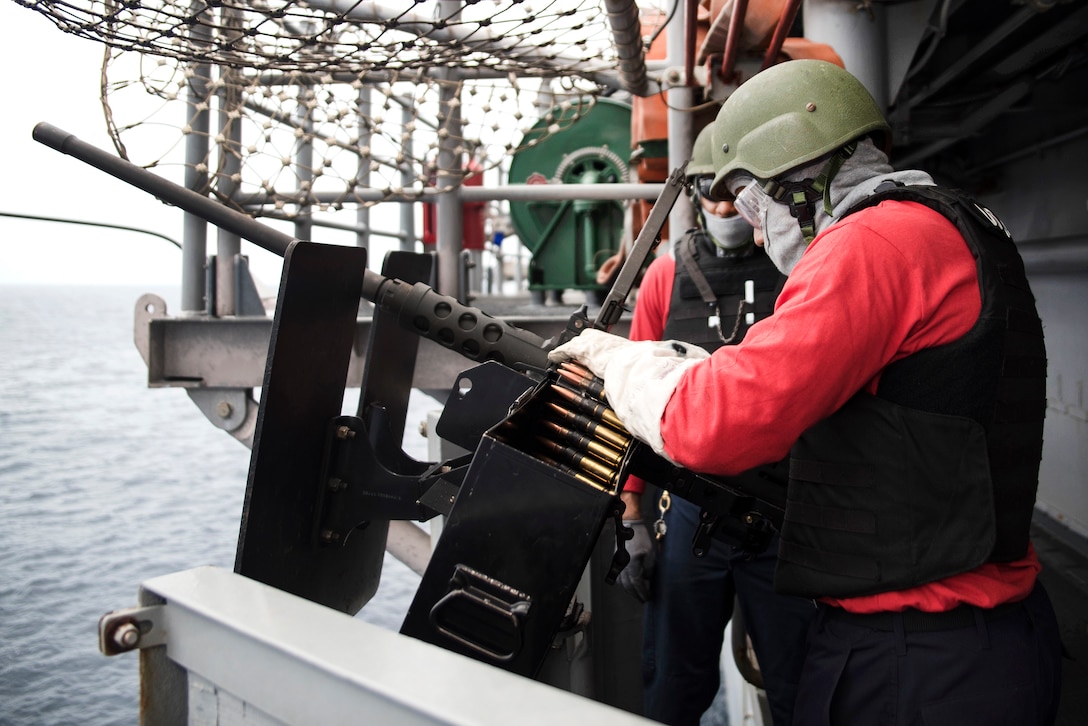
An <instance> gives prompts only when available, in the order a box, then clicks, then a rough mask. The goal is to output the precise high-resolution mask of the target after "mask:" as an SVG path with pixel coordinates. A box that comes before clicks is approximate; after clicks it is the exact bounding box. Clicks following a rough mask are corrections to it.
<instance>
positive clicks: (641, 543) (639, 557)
mask: <svg viewBox="0 0 1088 726" xmlns="http://www.w3.org/2000/svg"><path fill="white" fill-rule="evenodd" d="M623 526H624V527H627V528H628V529H630V530H631V532H632V534H633V535H634V536H633V537H631V539H629V540H628V541H627V552H628V554H630V555H631V561H630V562H628V563H627V566H626V567H624V568H623V569H622V570H620V574H619V575H618V576H617V577H616V581H617V582H619V583H620V586H621V587H623V589H624V590H626V591H627V592H629V593H631V595H633V596H634V597H635V599H636V600H638V601H639V602H646V601H647V600H649V599H650V578H651V577H653V574H654V541H653V539H652V538H651V537H650V531H649V530H648V529H647V528H646V523H645V522H643V521H642V520H641V519H636V520H632V521H629V522H624V523H623Z"/></svg>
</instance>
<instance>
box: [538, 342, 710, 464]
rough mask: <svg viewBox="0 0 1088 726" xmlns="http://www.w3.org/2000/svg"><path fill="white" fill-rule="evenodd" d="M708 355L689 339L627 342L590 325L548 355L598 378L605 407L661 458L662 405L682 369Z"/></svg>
mask: <svg viewBox="0 0 1088 726" xmlns="http://www.w3.org/2000/svg"><path fill="white" fill-rule="evenodd" d="M709 357H710V353H708V352H706V351H705V350H703V349H702V348H700V347H699V346H696V345H691V344H690V343H681V342H679V341H675V340H665V341H656V340H639V341H632V340H627V339H626V338H621V337H619V336H618V335H612V334H611V333H606V332H604V331H603V330H596V329H594V328H590V329H589V330H585V331H583V332H582V333H581V334H580V335H578V336H576V337H575V338H573V339H572V340H570V341H569V342H567V343H564V344H563V345H561V346H559V347H558V348H555V349H554V350H552V351H551V352H550V353H548V360H550V361H552V362H553V363H559V362H562V361H565V360H571V359H573V360H576V361H578V362H580V363H581V364H582V365H584V366H585V367H586V368H589V369H590V370H591V371H593V373H594V375H596V376H598V377H599V378H602V379H604V390H605V397H606V398H607V399H608V405H610V406H611V407H612V410H613V411H615V412H616V415H617V416H619V419H620V421H622V422H623V425H624V426H626V427H627V430H628V431H629V432H630V433H631V434H632V435H634V436H636V437H637V438H639V439H640V440H642V441H644V442H646V443H647V444H649V445H650V448H652V449H653V450H654V451H655V452H656V453H658V454H660V455H661V456H665V442H664V441H663V440H662V438H661V416H662V415H663V414H664V413H665V406H667V405H668V403H669V399H670V398H672V393H673V391H674V390H676V386H677V385H679V383H680V379H681V378H683V377H684V373H686V372H687V370H688V368H691V367H692V366H693V365H695V364H697V363H698V362H699V361H701V360H703V359H705V358H709ZM666 458H667V457H666Z"/></svg>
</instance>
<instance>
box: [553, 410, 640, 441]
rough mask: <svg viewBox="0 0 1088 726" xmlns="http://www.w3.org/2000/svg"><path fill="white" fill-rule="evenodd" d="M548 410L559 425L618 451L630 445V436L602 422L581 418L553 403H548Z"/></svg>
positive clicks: (575, 413) (586, 417)
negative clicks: (579, 432)
mask: <svg viewBox="0 0 1088 726" xmlns="http://www.w3.org/2000/svg"><path fill="white" fill-rule="evenodd" d="M548 408H550V409H551V410H552V412H553V413H554V414H555V415H556V416H558V417H559V418H558V420H559V421H560V422H561V423H565V424H570V425H571V426H574V427H575V428H577V429H578V430H579V431H583V432H585V433H586V434H588V435H589V436H592V437H594V438H599V439H604V440H605V441H607V442H608V443H610V444H612V445H613V446H615V447H616V448H618V449H622V448H624V447H626V446H627V445H628V444H629V443H631V437H630V436H628V435H627V434H624V433H623V432H621V431H618V430H616V429H614V428H612V427H611V426H609V425H608V424H606V423H605V422H604V421H601V420H594V419H591V418H589V417H588V416H583V415H582V414H580V413H578V412H576V411H572V410H571V409H569V408H564V407H563V406H561V405H559V404H558V403H556V402H555V401H548Z"/></svg>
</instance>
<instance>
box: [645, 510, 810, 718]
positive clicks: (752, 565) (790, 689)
mask: <svg viewBox="0 0 1088 726" xmlns="http://www.w3.org/2000/svg"><path fill="white" fill-rule="evenodd" d="M665 521H666V523H667V525H668V534H667V536H666V537H665V539H664V543H663V546H662V548H661V549H660V550H659V552H658V555H657V562H656V565H655V567H654V573H653V582H652V584H651V588H652V589H651V599H650V601H649V602H648V603H647V604H646V608H645V610H644V626H643V651H642V675H643V713H644V715H645V716H646V717H647V718H651V719H653V720H655V721H659V722H661V723H665V724H671V725H673V726H680V725H683V724H698V723H699V717H700V716H701V715H702V713H703V712H704V711H706V709H707V708H709V707H710V704H711V702H712V701H713V700H714V695H715V694H716V693H717V692H718V685H719V683H720V680H721V669H720V663H721V651H722V640H723V635H724V630H725V626H726V624H727V623H728V622H729V619H730V617H732V614H733V598H734V595H736V596H737V598H738V601H739V602H740V607H741V610H742V614H743V616H744V620H745V623H746V625H747V626H748V631H749V635H750V636H751V638H752V645H753V647H754V648H755V652H756V658H757V659H758V661H759V667H760V671H761V673H762V675H763V679H764V685H765V687H766V690H767V697H768V700H769V703H770V706H771V712H772V715H773V716H774V721H775V724H778V725H780V726H781V725H785V724H789V723H790V714H791V713H792V710H793V700H794V696H795V694H796V689H797V683H798V681H799V679H800V676H801V666H802V664H803V661H804V645H805V638H806V635H807V633H808V628H809V622H810V621H811V619H812V618H813V617H814V616H815V614H816V608H815V606H814V605H813V603H812V601H811V600H803V599H801V598H796V597H787V596H783V595H776V594H775V593H774V591H773V587H772V585H773V580H774V566H775V561H776V560H777V553H778V538H777V537H776V538H775V539H774V540H773V541H772V543H771V546H770V547H769V548H768V550H767V551H766V552H762V553H760V554H758V555H754V556H751V555H747V554H745V553H743V552H740V551H738V550H735V549H734V548H732V547H730V546H729V545H727V544H725V543H724V542H721V541H715V542H713V544H712V545H711V547H710V551H709V552H708V553H707V555H706V556H705V557H701V558H700V557H695V556H694V555H693V554H692V552H691V545H692V537H693V536H694V534H695V528H696V525H697V524H698V522H699V508H698V507H697V506H696V505H694V504H692V503H690V502H688V501H686V500H683V499H680V498H679V497H673V498H672V506H671V507H670V509H669V511H668V512H667V513H666V515H665Z"/></svg>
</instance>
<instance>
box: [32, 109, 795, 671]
mask: <svg viewBox="0 0 1088 726" xmlns="http://www.w3.org/2000/svg"><path fill="white" fill-rule="evenodd" d="M34 138H35V139H36V140H38V141H40V142H41V143H43V144H45V145H47V146H50V147H52V148H54V149H56V150H58V151H60V152H62V153H65V154H69V155H71V156H75V157H76V158H78V159H80V160H82V161H84V162H86V163H88V164H90V165H92V166H94V167H96V168H98V169H100V170H102V171H105V172H107V173H109V174H111V175H113V176H115V177H117V178H119V179H121V180H123V181H126V182H128V183H130V184H132V185H134V186H136V187H138V188H140V189H143V190H144V191H147V192H149V193H151V194H153V195H155V196H156V197H158V198H159V199H160V200H162V201H164V202H166V203H168V204H171V205H173V206H177V207H180V208H182V209H184V210H185V211H187V212H190V213H193V214H196V215H197V216H200V217H202V218H204V219H205V220H207V221H208V222H210V223H212V224H215V225H217V226H219V227H221V228H223V229H226V230H228V231H229V232H232V233H234V234H237V235H238V236H240V237H242V238H244V239H246V240H249V241H250V242H253V243H254V244H257V245H258V246H260V247H262V248H264V249H267V250H269V251H272V252H274V253H276V254H279V255H281V256H283V258H284V268H283V273H282V276H281V280H280V289H279V295H278V298H277V305H276V313H275V319H274V321H273V326H272V336H271V341H270V345H269V352H268V358H267V362H266V368H265V376H264V382H263V386H262V393H261V399H260V409H259V414H258V420H257V428H256V432H255V435H254V442H253V453H252V459H251V462H250V471H249V478H248V482H247V488H246V497H245V504H244V506H243V512H242V522H241V528H240V532H239V539H238V550H237V557H236V561H235V570H236V572H238V573H240V574H242V575H245V576H247V577H250V578H252V579H256V580H259V581H261V582H264V583H266V584H268V585H271V586H273V587H276V588H279V589H282V590H285V591H287V592H291V593H294V594H296V595H299V596H301V597H304V598H307V599H309V600H312V601H315V602H318V603H322V604H324V605H327V606H329V607H332V608H335V609H338V610H341V611H343V612H347V613H354V612H357V611H358V610H359V609H360V608H361V607H362V606H363V605H364V604H365V603H366V602H367V601H368V600H369V599H370V597H371V596H372V595H373V594H374V592H375V591H376V589H377V585H378V580H379V577H380V573H381V566H382V556H383V553H384V545H385V538H386V531H387V527H388V522H389V521H390V520H416V521H426V520H429V519H431V518H433V517H435V516H437V515H439V514H441V515H444V516H445V517H446V523H445V526H444V529H443V533H442V536H441V537H440V539H439V541H438V543H437V545H436V547H435V550H434V552H433V554H432V556H431V559H430V562H429V564H428V566H427V570H426V572H425V574H424V576H423V579H422V582H421V584H420V587H419V589H418V591H417V592H416V595H415V598H414V600H413V602H412V604H411V606H410V608H409V611H408V614H407V616H406V618H405V620H404V624H403V626H402V630H401V631H402V632H403V633H405V634H408V635H411V636H413V637H417V638H420V639H422V640H427V641H429V642H432V643H435V644H437V645H440V646H442V647H444V648H447V649H450V650H454V651H457V652H461V653H463V654H466V655H468V656H470V657H473V658H476V659H479V660H483V661H485V662H489V663H492V664H495V665H497V666H499V667H502V668H505V669H507V670H510V671H513V672H517V673H521V674H524V675H528V676H533V675H535V674H536V673H537V671H538V669H539V668H540V666H541V663H542V662H543V660H544V657H545V656H546V654H547V652H548V650H549V649H550V648H551V647H552V643H553V641H554V640H555V638H556V635H557V633H559V632H560V631H561V630H562V629H563V628H564V627H567V626H569V625H570V623H571V622H572V621H574V620H576V619H577V616H578V613H577V607H576V603H575V602H574V597H573V596H574V592H575V588H576V586H577V584H578V581H579V578H580V577H581V574H582V572H583V571H584V570H585V568H586V564H587V562H588V561H589V558H590V556H591V554H592V551H593V549H594V547H595V546H596V544H597V541H598V539H599V537H600V535H601V532H602V530H603V528H604V526H605V524H606V523H607V522H608V521H610V520H611V521H613V522H614V523H615V527H616V535H617V536H616V542H617V548H616V552H615V556H614V557H613V560H612V564H611V567H610V568H609V569H610V572H609V574H608V578H609V579H611V578H614V577H615V574H616V573H617V572H618V571H619V570H620V569H622V567H623V566H624V565H625V564H626V563H627V561H628V555H627V553H626V551H625V549H624V547H623V542H624V537H623V534H622V533H623V532H624V531H625V530H624V528H623V527H622V525H621V518H622V513H623V504H622V502H621V501H620V499H619V496H618V495H619V492H620V491H621V489H622V487H623V483H624V481H625V480H626V478H627V477H628V476H630V475H636V476H639V477H641V478H643V479H645V480H647V481H651V482H653V483H655V484H656V485H657V486H660V487H661V488H663V489H666V490H668V491H670V492H671V493H673V494H675V495H677V496H680V497H682V498H685V499H688V500H689V501H691V502H693V503H695V504H697V505H699V506H700V507H701V508H702V524H701V527H700V529H699V532H698V534H697V535H696V539H695V541H694V542H693V547H694V549H695V551H696V553H697V554H699V553H700V551H701V550H702V551H705V549H706V547H707V546H708V545H709V541H710V538H711V537H719V538H722V539H725V540H727V541H729V542H730V543H732V544H736V545H739V546H742V547H746V548H750V549H756V550H758V549H761V548H763V547H765V546H766V544H767V542H768V541H769V539H770V537H771V535H772V534H773V531H774V530H775V529H776V528H777V526H778V525H779V524H780V522H781V517H782V510H783V506H784V501H785V476H784V473H783V472H781V471H779V470H778V468H777V467H776V466H768V467H766V468H765V469H761V470H757V471H753V472H748V473H746V474H745V475H743V476H742V477H737V478H730V479H720V478H714V477H708V476H704V475H701V474H698V473H696V472H692V471H689V470H686V469H682V468H680V467H677V466H675V465H674V464H672V463H671V462H669V461H667V460H665V459H663V458H662V457H660V456H658V455H657V454H655V453H653V451H652V450H651V449H650V448H649V447H648V446H646V445H644V444H643V443H641V442H640V441H638V440H637V439H634V438H633V437H631V436H630V434H629V433H627V432H626V430H625V429H624V428H623V425H622V423H620V422H619V420H618V419H617V418H616V417H615V414H614V413H612V411H611V409H610V408H609V406H608V404H607V401H606V400H604V399H603V398H602V395H601V394H602V391H601V382H600V380H599V379H594V378H593V376H592V375H591V374H589V372H588V371H586V370H584V369H580V368H579V367H578V366H576V365H573V364H563V365H561V366H554V365H550V364H549V363H548V360H547V354H548V351H549V350H551V349H552V348H553V347H555V346H556V345H558V344H560V343H561V342H564V341H565V340H569V339H570V337H572V336H574V335H577V334H578V333H580V332H581V331H582V330H583V329H585V328H586V327H590V326H593V327H597V328H600V329H603V330H608V329H610V328H611V327H612V326H613V325H614V324H615V323H616V322H617V321H618V320H619V318H620V316H621V315H622V312H623V306H624V302H625V301H626V299H627V296H628V294H629V293H630V291H631V289H632V288H633V286H634V283H635V280H636V278H637V275H638V273H639V271H640V269H641V267H642V266H643V265H644V264H645V262H646V261H648V260H649V259H650V257H651V255H652V253H653V250H654V247H655V246H656V244H657V241H658V236H659V234H660V230H661V228H662V226H663V225H664V222H665V219H666V218H667V216H668V214H669V211H670V210H671V208H672V206H673V204H674V203H675V201H676V199H677V197H678V196H679V194H680V192H681V191H682V189H683V186H684V179H683V169H678V170H676V171H674V172H673V174H672V176H671V177H670V179H669V180H668V183H667V184H666V187H665V190H664V191H663V192H662V194H661V196H660V197H659V199H658V200H657V203H656V204H655V205H654V208H653V210H652V211H651V213H650V216H649V218H648V219H647V221H646V224H645V225H644V227H643V230H642V232H640V234H639V236H638V238H637V240H636V242H635V245H634V248H633V250H632V252H631V254H630V255H629V257H628V259H627V261H626V263H625V265H624V267H623V269H622V270H621V271H620V274H619V276H618V277H617V280H616V282H615V284H614V285H613V287H612V290H611V291H610V292H609V294H608V296H607V297H606V298H605V301H604V303H603V305H602V307H601V310H600V312H599V314H598V316H597V317H596V319H595V320H593V321H590V320H589V318H588V315H587V310H586V308H584V307H583V308H582V309H581V310H579V311H577V312H575V313H574V314H573V315H572V316H571V318H570V320H569V322H568V324H567V327H566V330H565V331H564V332H563V333H562V335H560V336H557V338H556V339H549V340H544V339H542V338H540V337H539V336H537V335H535V334H533V333H531V332H529V331H525V330H522V329H519V328H516V327H514V326H511V325H509V324H508V323H506V322H504V321H502V320H500V319H498V318H495V317H492V316H490V315H488V314H487V313H485V312H483V311H481V310H478V309H476V308H473V307H470V306H467V305H463V304H461V303H460V302H459V301H458V300H457V299H455V298H452V297H449V296H446V295H441V294H439V293H437V292H436V291H434V290H433V289H431V288H430V287H428V286H427V285H425V284H423V282H422V280H426V279H429V277H430V265H431V260H430V258H429V257H426V256H421V255H411V254H408V253H393V254H391V255H390V257H389V258H388V259H387V261H386V264H385V267H384V269H383V273H386V274H378V273H375V272H373V271H371V270H369V269H367V256H366V250H365V249H362V248H355V247H345V246H339V245H321V244H316V243H312V242H304V241H300V240H297V239H294V238H292V237H290V236H288V235H285V234H282V233H280V232H277V231H276V230H274V229H272V228H270V227H267V226H265V225H262V224H260V223H258V222H257V221H255V220H254V219H252V218H250V217H248V216H246V215H244V214H241V213H239V212H236V211H234V210H231V209H229V208H227V207H225V206H223V205H221V204H219V203H217V202H214V201H212V200H211V199H208V198H207V197H204V196H201V195H199V194H197V193H195V192H193V191H191V190H188V189H185V188H184V187H181V186H178V185H176V184H173V183H171V182H168V181H166V180H164V179H162V178H160V177H158V176H156V175H154V174H152V173H150V172H148V171H146V170H144V169H141V168H139V167H137V166H135V165H133V164H131V163H129V162H127V161H124V160H122V159H119V158H117V157H114V156H112V155H110V154H108V153H106V152H104V151H101V150H99V149H97V148H95V147H93V146H90V145H88V144H85V143H83V142H81V141H80V140H78V139H76V138H75V137H74V136H72V135H70V134H67V133H65V132H63V131H61V130H60V129H57V128H55V127H53V126H50V125H48V124H39V125H38V126H37V127H35V129H34ZM360 299H365V300H369V301H371V302H373V303H374V306H375V307H374V318H373V323H372V326H371V338H370V341H369V344H368V347H367V359H366V363H365V369H364V377H363V382H362V390H361V393H360V400H359V407H358V412H357V415H354V416H344V415H341V410H342V404H343V394H344V389H345V381H346V377H347V367H348V360H349V355H350V351H351V346H352V342H353V337H354V329H355V322H356V318H357V316H358V313H359V303H360ZM420 338H427V339H429V340H432V341H434V342H437V343H439V344H440V345H442V346H445V347H446V348H449V349H451V350H454V351H456V352H458V353H460V354H461V355H463V356H464V357H466V358H468V359H469V360H472V361H475V362H477V363H478V364H479V365H477V366H476V367H474V368H471V369H469V370H467V371H465V372H464V373H462V374H461V375H460V376H459V377H458V381H457V382H456V383H455V385H454V389H453V391H452V393H451V395H450V397H449V399H448V401H447V403H446V405H445V407H444V409H443V412H442V415H441V418H440V420H439V422H438V434H439V435H440V436H441V437H442V438H444V439H446V440H448V441H450V442H452V443H453V444H456V445H458V446H460V447H461V448H463V449H465V450H467V451H469V452H472V453H470V454H468V455H465V456H463V457H460V458H458V459H454V460H450V461H442V462H436V463H424V462H418V461H415V460H413V459H412V458H410V457H408V456H406V455H405V454H404V453H403V452H402V451H401V449H400V438H399V437H400V432H401V431H402V430H403V426H404V418H405V415H406V414H405V408H406V402H407V398H408V393H409V390H410V388H411V384H412V380H411V378H412V375H411V372H412V371H413V369H414V366H415V358H416V354H417V347H418V341H419V339H420Z"/></svg>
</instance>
